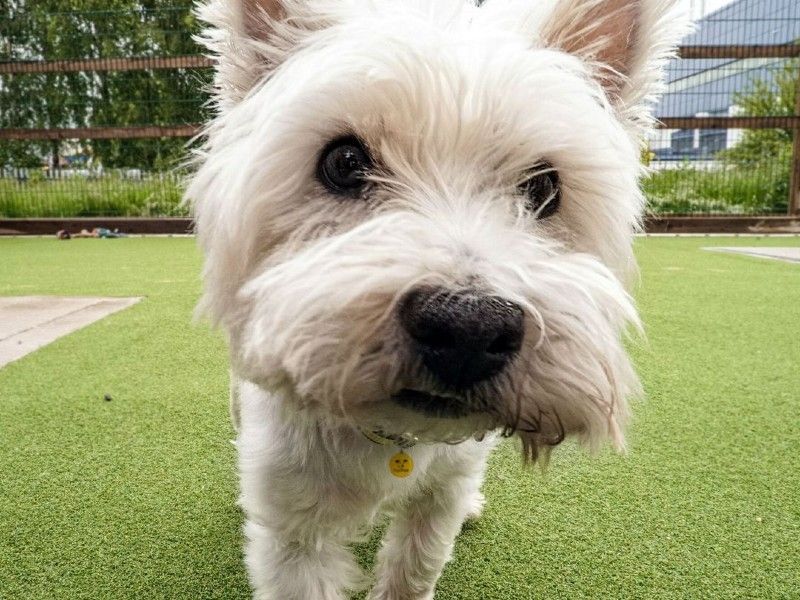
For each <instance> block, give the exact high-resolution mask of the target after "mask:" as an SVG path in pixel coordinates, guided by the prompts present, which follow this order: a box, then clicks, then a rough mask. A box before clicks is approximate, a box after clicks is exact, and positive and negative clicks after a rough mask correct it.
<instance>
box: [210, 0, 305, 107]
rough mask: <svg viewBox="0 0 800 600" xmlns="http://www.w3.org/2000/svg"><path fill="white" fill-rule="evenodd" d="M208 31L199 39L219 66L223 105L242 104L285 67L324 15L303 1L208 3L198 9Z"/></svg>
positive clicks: (219, 93)
mask: <svg viewBox="0 0 800 600" xmlns="http://www.w3.org/2000/svg"><path fill="white" fill-rule="evenodd" d="M196 13H197V16H198V18H199V19H200V20H201V21H204V22H205V23H207V24H208V26H207V27H206V28H205V29H204V30H203V32H202V33H201V35H199V36H198V37H197V41H198V42H199V43H200V44H202V45H203V46H205V47H206V48H207V49H208V50H209V51H210V53H211V55H212V57H213V58H215V59H216V62H217V65H216V67H217V76H216V79H215V88H216V89H215V91H216V97H217V101H218V102H219V103H221V104H223V105H224V104H229V103H236V102H238V101H239V100H241V99H242V98H244V96H245V95H247V93H248V92H249V91H250V90H251V89H252V88H253V86H254V85H255V84H256V83H257V82H258V81H260V80H261V79H262V78H263V77H265V76H266V75H268V74H269V73H270V72H271V71H272V70H273V69H274V68H275V67H276V66H277V65H279V64H280V63H281V62H282V61H283V60H284V59H285V58H286V56H287V55H288V54H289V53H290V52H291V50H292V49H293V48H294V47H296V46H297V44H298V43H299V42H300V41H301V40H302V38H303V37H304V36H305V35H306V34H308V33H309V32H310V31H312V30H313V29H318V28H319V26H320V24H319V23H318V22H317V21H318V20H319V18H320V16H319V15H315V14H312V12H311V11H310V10H309V9H308V7H307V6H306V4H305V3H304V2H301V1H300V0H208V1H207V2H206V3H205V4H201V5H199V6H198V7H197V10H196Z"/></svg>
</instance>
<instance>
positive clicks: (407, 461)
mask: <svg viewBox="0 0 800 600" xmlns="http://www.w3.org/2000/svg"><path fill="white" fill-rule="evenodd" d="M413 470H414V461H413V460H412V459H411V456H409V455H408V454H406V453H405V452H404V451H403V450H400V452H398V453H397V454H393V455H392V457H391V458H390V459H389V472H390V473H391V474H392V475H394V476H395V477H399V478H401V479H402V478H404V477H408V476H409V475H411V471H413Z"/></svg>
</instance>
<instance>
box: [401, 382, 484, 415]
mask: <svg viewBox="0 0 800 600" xmlns="http://www.w3.org/2000/svg"><path fill="white" fill-rule="evenodd" d="M392 400H393V401H394V402H395V403H396V404H399V405H400V406H402V407H404V408H408V409H410V410H413V411H416V412H419V413H422V414H424V415H425V416H427V417H439V418H445V419H459V418H461V417H466V416H469V415H470V414H473V413H475V412H476V411H475V409H473V408H471V407H470V405H469V403H468V402H467V401H466V399H465V398H462V397H459V396H440V395H438V394H431V393H428V392H423V391H420V390H412V389H409V388H404V389H402V390H400V391H399V392H397V393H396V394H394V395H393V396H392Z"/></svg>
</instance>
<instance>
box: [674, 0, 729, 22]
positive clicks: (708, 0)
mask: <svg viewBox="0 0 800 600" xmlns="http://www.w3.org/2000/svg"><path fill="white" fill-rule="evenodd" d="M732 1H733V0H681V3H682V4H683V6H684V8H685V9H686V10H691V11H692V18H695V19H697V18H700V17H702V16H705V15H707V14H708V13H710V12H713V11H715V10H717V9H718V8H722V7H723V6H725V5H726V4H730V3H731V2H732Z"/></svg>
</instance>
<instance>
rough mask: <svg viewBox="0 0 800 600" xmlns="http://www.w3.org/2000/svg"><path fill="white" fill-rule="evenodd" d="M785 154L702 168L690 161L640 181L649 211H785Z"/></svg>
mask: <svg viewBox="0 0 800 600" xmlns="http://www.w3.org/2000/svg"><path fill="white" fill-rule="evenodd" d="M789 156H790V155H788V154H787V155H783V156H781V157H776V158H775V160H774V161H773V162H772V163H770V164H766V163H765V164H761V165H759V167H758V168H751V169H746V168H742V167H740V166H738V165H735V164H727V165H724V166H723V167H722V168H716V169H710V170H702V169H698V168H696V167H694V166H692V165H690V164H688V163H687V164H685V165H682V166H681V167H680V168H678V169H671V170H664V171H656V172H655V173H653V174H652V175H651V176H650V177H649V178H648V179H646V180H645V182H644V190H645V195H646V196H647V200H648V211H649V212H651V213H653V214H685V215H688V214H697V213H719V214H742V215H746V214H768V213H785V212H786V209H787V198H788V195H789V165H790V161H789Z"/></svg>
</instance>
